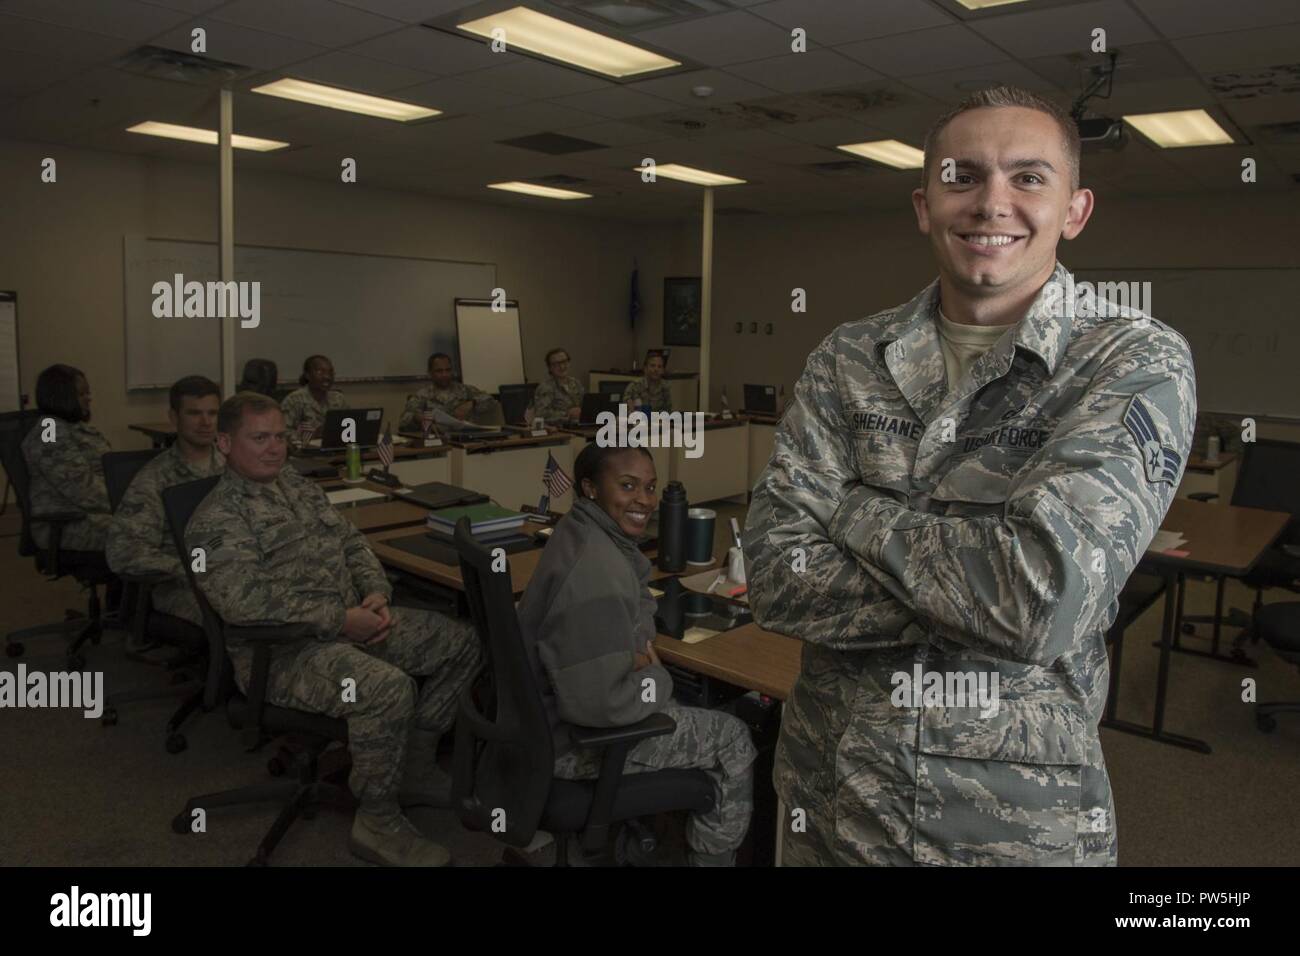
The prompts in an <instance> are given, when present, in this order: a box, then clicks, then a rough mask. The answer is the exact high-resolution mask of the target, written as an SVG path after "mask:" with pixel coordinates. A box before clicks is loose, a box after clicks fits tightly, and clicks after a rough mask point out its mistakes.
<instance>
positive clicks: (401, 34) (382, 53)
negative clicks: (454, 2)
mask: <svg viewBox="0 0 1300 956" xmlns="http://www.w3.org/2000/svg"><path fill="white" fill-rule="evenodd" d="M348 52H349V53H359V54H361V55H362V56H372V57H374V58H375V59H377V60H384V61H386V62H388V63H397V64H399V65H401V66H409V67H410V68H411V69H414V70H428V71H430V72H432V73H437V74H439V75H441V76H449V75H454V74H458V73H467V72H469V71H471V70H482V69H486V68H489V67H500V66H503V65H506V64H509V63H513V62H515V61H517V60H521V59H523V58H522V57H520V56H519V55H518V54H517V53H512V52H509V51H504V52H501V53H493V52H492V49H491V47H490V46H488V44H486V43H483V42H482V41H480V40H476V39H471V38H470V37H462V36H452V35H451V34H448V33H442V32H441V31H438V30H430V29H428V28H427V27H407V28H406V29H404V30H397V31H396V32H394V33H386V34H384V35H383V36H379V37H375V38H374V39H372V40H365V41H363V42H361V43H357V44H355V45H353V46H351V47H349V49H348Z"/></svg>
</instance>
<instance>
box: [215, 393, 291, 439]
mask: <svg viewBox="0 0 1300 956" xmlns="http://www.w3.org/2000/svg"><path fill="white" fill-rule="evenodd" d="M246 411H251V412H252V413H253V414H254V415H259V414H262V413H263V412H270V411H276V412H278V411H280V403H279V402H277V401H276V400H275V399H273V398H269V397H268V396H266V395H261V394H259V393H257V392H236V393H235V394H234V395H231V396H230V397H229V398H228V399H226V400H225V401H224V402H222V403H221V410H220V411H218V412H217V431H219V432H221V433H222V434H224V435H233V434H234V433H235V432H236V431H237V430H238V429H239V426H240V425H241V424H242V423H243V421H244V414H245V412H246Z"/></svg>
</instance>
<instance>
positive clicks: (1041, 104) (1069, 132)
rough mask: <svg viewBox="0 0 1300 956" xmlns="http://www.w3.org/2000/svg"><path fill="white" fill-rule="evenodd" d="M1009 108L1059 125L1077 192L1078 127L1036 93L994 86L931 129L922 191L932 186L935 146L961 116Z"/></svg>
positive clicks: (1079, 149)
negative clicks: (1042, 115)
mask: <svg viewBox="0 0 1300 956" xmlns="http://www.w3.org/2000/svg"><path fill="white" fill-rule="evenodd" d="M1008 106H1018V107H1021V108H1023V109H1027V110H1037V111H1038V112H1040V113H1046V114H1047V115H1048V116H1050V117H1051V118H1052V119H1054V120H1056V125H1057V126H1058V127H1060V129H1061V139H1062V141H1063V142H1064V145H1065V158H1066V160H1067V161H1068V162H1069V164H1070V189H1071V190H1075V189H1078V188H1079V162H1080V159H1081V156H1082V153H1083V147H1082V145H1081V144H1080V142H1079V128H1078V127H1077V126H1075V124H1074V119H1073V118H1072V117H1071V116H1070V114H1069V113H1067V112H1066V111H1065V110H1063V109H1061V107H1059V106H1057V105H1056V104H1055V103H1053V102H1052V101H1051V100H1048V99H1044V98H1043V97H1041V96H1039V95H1038V94H1037V93H1030V92H1029V91H1028V90H1023V89H1021V88H1020V87H1018V86H994V87H992V88H990V89H987V90H980V91H979V92H978V93H972V94H971V95H970V96H968V97H966V99H964V100H962V101H961V102H960V103H958V104H957V106H956V107H955V108H953V109H951V110H949V111H948V112H947V113H944V114H943V116H940V117H939V119H938V121H936V122H935V124H934V125H933V126H931V127H930V131H929V132H928V133H926V134H925V145H924V149H925V165H924V166H923V167H922V169H921V188H922V189H924V188H925V187H926V186H927V185H929V182H930V167H931V166H932V165H933V164H934V156H933V155H932V154H933V151H934V142H935V140H936V139H938V138H939V134H940V133H942V132H943V131H944V128H945V127H946V126H947V125H948V124H949V123H951V122H952V121H953V120H954V119H956V118H957V117H958V116H960V115H961V114H962V113H968V112H970V111H971V110H982V109H1000V108H1002V107H1008Z"/></svg>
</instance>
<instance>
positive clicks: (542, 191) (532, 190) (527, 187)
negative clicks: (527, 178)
mask: <svg viewBox="0 0 1300 956" xmlns="http://www.w3.org/2000/svg"><path fill="white" fill-rule="evenodd" d="M488 189H504V190H505V191H506V192H511V193H525V194H526V195H529V196H541V197H542V198H543V199H590V198H591V193H579V192H574V191H573V190H572V189H556V188H555V187H554V186H538V185H537V184H535V183H524V182H519V181H515V182H509V183H488Z"/></svg>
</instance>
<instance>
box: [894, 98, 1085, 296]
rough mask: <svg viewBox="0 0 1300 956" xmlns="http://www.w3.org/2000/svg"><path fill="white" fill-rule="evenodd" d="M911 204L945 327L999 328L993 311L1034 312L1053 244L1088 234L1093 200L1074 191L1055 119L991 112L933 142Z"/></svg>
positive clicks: (972, 114)
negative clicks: (948, 172)
mask: <svg viewBox="0 0 1300 956" xmlns="http://www.w3.org/2000/svg"><path fill="white" fill-rule="evenodd" d="M946 158H951V159H953V160H954V161H955V169H954V174H955V175H954V178H955V182H944V181H943V179H942V174H943V168H944V163H943V160H944V159H946ZM912 205H913V206H914V208H915V210H916V219H917V224H918V226H919V227H920V230H921V233H922V234H923V235H925V236H928V237H929V239H930V248H931V249H932V250H933V251H934V257H935V260H936V261H937V263H938V266H939V275H940V283H941V285H940V295H941V298H942V300H943V302H944V311H945V312H947V313H949V318H952V319H954V320H955V321H971V318H970V314H971V313H977V314H979V313H983V314H987V315H988V316H989V317H990V318H991V319H993V320H994V321H996V320H997V317H996V316H995V315H993V313H994V312H996V311H997V310H1000V309H1014V308H1027V307H1028V305H1029V302H1030V301H1032V299H1033V298H1034V296H1035V295H1036V294H1037V292H1038V290H1039V289H1040V288H1041V287H1042V285H1043V283H1045V282H1046V281H1047V279H1048V278H1049V277H1050V276H1051V274H1052V269H1053V267H1054V265H1055V263H1056V246H1057V243H1058V242H1060V240H1061V238H1062V237H1064V238H1065V239H1073V238H1074V237H1075V236H1077V235H1078V234H1079V233H1080V232H1082V231H1083V227H1084V224H1085V223H1086V222H1087V221H1088V217H1089V216H1090V215H1091V214H1092V192H1091V191H1089V190H1087V189H1074V188H1073V187H1072V184H1071V169H1070V160H1069V156H1068V155H1067V153H1066V145H1065V141H1064V137H1063V136H1062V134H1061V130H1060V127H1059V126H1058V125H1057V123H1056V121H1055V120H1054V119H1053V118H1052V117H1051V116H1049V115H1047V114H1046V113H1042V112H1039V111H1038V110H1032V109H1026V108H1024V107H996V108H988V107H986V108H982V109H974V110H969V111H967V112H965V113H961V114H959V115H958V116H956V117H954V118H953V120H952V121H951V122H950V123H949V124H948V125H947V126H946V127H945V128H944V129H943V130H942V131H941V132H940V134H939V135H938V136H937V137H936V139H935V142H934V144H933V146H932V157H931V159H930V171H929V177H928V179H927V182H926V186H925V188H924V189H918V190H916V191H915V192H914V193H913V194H912ZM1002 320H1003V321H1015V319H1014V318H1013V319H1006V318H1005V317H1003V318H1002Z"/></svg>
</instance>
